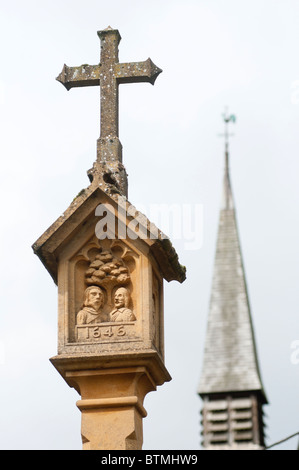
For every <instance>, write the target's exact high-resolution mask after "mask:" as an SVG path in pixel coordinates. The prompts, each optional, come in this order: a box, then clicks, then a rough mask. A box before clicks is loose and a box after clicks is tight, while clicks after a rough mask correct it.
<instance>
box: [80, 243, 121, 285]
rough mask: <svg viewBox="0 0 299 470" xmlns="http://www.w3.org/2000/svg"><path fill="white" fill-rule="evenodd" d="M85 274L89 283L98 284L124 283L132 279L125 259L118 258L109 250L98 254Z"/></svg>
mask: <svg viewBox="0 0 299 470" xmlns="http://www.w3.org/2000/svg"><path fill="white" fill-rule="evenodd" d="M85 276H86V283H87V284H89V285H97V286H105V285H108V284H110V285H118V284H122V285H124V284H127V283H128V282H129V281H130V273H129V270H128V268H127V267H126V266H125V265H124V262H123V260H121V259H119V258H116V257H115V256H114V255H113V254H112V253H111V252H110V251H108V250H103V251H102V252H101V253H99V254H97V255H96V257H95V259H94V261H92V262H91V263H90V265H89V268H88V269H87V271H86V273H85Z"/></svg>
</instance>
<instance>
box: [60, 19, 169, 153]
mask: <svg viewBox="0 0 299 470" xmlns="http://www.w3.org/2000/svg"><path fill="white" fill-rule="evenodd" d="M98 36H99V38H100V40H101V62H100V64H98V65H87V64H86V65H81V66H79V67H68V66H67V65H64V67H63V69H62V72H61V73H60V75H59V76H58V77H57V80H58V81H59V82H61V83H62V84H63V85H64V86H65V87H66V89H67V90H69V89H70V88H73V87H82V86H95V85H100V88H101V133H100V139H99V140H98V160H99V161H107V160H108V161H111V160H119V161H121V160H122V157H121V145H120V142H119V139H118V107H119V100H118V85H119V83H137V82H149V83H151V84H152V85H153V84H154V82H155V80H156V78H157V76H158V75H159V74H160V73H161V72H162V70H161V69H160V68H158V67H156V65H155V64H154V63H153V62H152V61H151V59H147V60H146V61H144V62H129V63H119V59H118V44H119V42H120V40H121V36H120V34H119V31H118V30H117V29H112V28H111V27H110V26H109V27H108V28H107V29H105V30H103V31H98ZM111 143H112V144H113V143H114V144H115V145H112V146H111ZM103 147H105V148H103Z"/></svg>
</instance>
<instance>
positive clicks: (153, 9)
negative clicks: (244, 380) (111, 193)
mask: <svg viewBox="0 0 299 470" xmlns="http://www.w3.org/2000/svg"><path fill="white" fill-rule="evenodd" d="M298 20H299V4H298V2H297V1H296V0H293V1H292V0H258V1H257V0H251V1H243V2H240V1H237V0H235V1H234V0H225V1H224V0H223V1H221V0H214V1H213V2H211V1H208V0H194V1H192V0H177V1H175V0H163V1H161V0H159V1H157V0H150V1H147V0H146V1H145V0H139V1H133V0H127V1H126V2H124V1H120V0H109V2H107V1H105V2H104V1H100V0H98V1H95V0H85V1H84V2H81V1H77V0H59V1H58V0H51V1H50V0H42V1H41V0H38V1H37V0H36V1H33V0H27V1H26V2H23V1H20V0H11V1H10V2H5V1H4V0H1V1H0V41H1V60H0V64H1V65H0V70H1V73H0V129H1V139H0V155H1V164H0V188H1V189H0V190H1V223H2V226H1V232H0V236H1V243H0V250H1V251H0V254H1V266H2V269H1V274H0V275H1V280H0V289H1V291H0V295H1V304H2V310H1V317H0V354H1V357H0V380H1V387H0V398H1V403H2V407H1V419H0V447H1V448H3V449H80V448H81V438H80V412H79V410H78V409H77V408H76V405H75V402H76V400H77V399H78V398H79V396H78V394H77V393H76V392H75V391H74V390H73V389H70V388H69V387H68V386H67V384H66V383H65V382H64V381H63V379H62V378H61V377H60V375H59V374H58V372H57V371H56V370H55V369H54V367H53V366H52V365H51V364H50V362H49V360H48V359H49V358H50V357H52V356H54V355H55V354H56V350H57V338H56V336H57V289H56V286H55V285H54V283H53V281H52V280H51V278H50V276H49V274H48V272H47V271H46V270H45V268H44V266H43V265H42V264H41V262H40V261H39V259H38V258H37V257H36V256H35V255H34V254H33V252H32V249H31V245H32V243H33V242H34V241H35V240H36V239H37V238H38V237H39V236H40V235H41V234H42V233H43V232H44V231H45V230H46V229H47V228H48V227H49V225H51V224H52V222H54V221H55V220H56V219H57V218H58V217H59V216H60V215H61V213H62V212H63V211H64V210H65V209H66V208H67V207H68V206H69V204H70V202H71V201H72V199H73V198H74V196H75V195H76V194H77V193H78V192H79V191H80V190H81V189H82V188H84V187H87V186H88V183H89V182H88V178H87V176H86V171H87V170H88V169H89V168H90V167H91V166H92V163H93V161H94V160H95V151H96V150H95V149H96V139H97V138H98V136H99V124H100V116H99V88H98V87H94V88H84V89H83V88H82V89H74V90H71V91H69V92H67V91H66V90H65V89H64V87H63V86H62V85H61V84H60V83H58V82H57V81H56V80H55V77H56V76H57V75H58V74H59V73H60V71H61V69H62V66H63V64H64V63H66V64H68V65H70V66H75V65H81V64H82V63H89V64H95V63H98V62H99V57H100V43H99V39H98V37H97V34H96V32H97V31H98V30H101V29H105V28H106V27H107V26H108V25H111V26H112V27H113V28H115V29H118V30H119V31H120V34H121V36H122V41H121V43H120V48H119V50H120V53H119V56H120V61H122V62H127V61H140V60H145V59H147V58H148V57H151V59H152V60H153V62H154V63H155V64H156V65H157V66H159V67H161V68H162V69H163V73H162V74H161V75H160V76H159V77H158V79H157V81H156V84H155V86H154V87H152V86H151V85H149V84H134V85H133V84H131V85H122V86H121V87H120V140H121V142H122V145H123V158H124V164H125V166H126V169H127V172H128V174H129V200H130V201H131V202H132V203H133V204H134V205H135V206H137V207H143V206H145V207H148V208H149V207H150V204H153V203H156V204H157V203H164V204H172V203H177V204H183V203H184V204H191V205H195V204H199V205H202V207H203V213H204V224H203V244H202V247H201V248H198V249H196V250H186V246H185V243H186V240H184V239H178V240H177V239H175V240H173V243H174V245H175V248H176V250H177V252H178V254H179V257H180V261H181V263H182V264H184V265H186V266H187V280H186V281H185V283H184V284H182V285H180V284H178V283H177V282H172V283H170V284H167V283H166V285H165V348H166V366H167V368H168V370H169V372H170V374H171V376H172V378H173V380H172V381H171V382H170V383H168V384H164V385H163V386H162V387H159V388H158V390H157V391H156V392H154V393H150V394H149V395H148V396H147V397H146V399H145V403H144V404H145V407H146V409H147V411H148V417H147V418H145V419H144V447H143V448H144V449H156V450H158V449H186V450H188V449H189V450H190V449H198V448H199V442H200V430H201V427H200V424H199V421H200V415H199V411H200V409H201V400H200V399H199V397H198V396H197V394H196V388H197V384H198V380H199V376H200V371H201V364H202V355H203V347H204V337H205V328H206V322H207V314H208V304H209V296H210V288H211V281H212V268H213V262H214V252H215V243H216V232H217V224H218V215H219V208H220V197H221V184H222V172H223V163H224V158H223V138H220V137H219V135H218V134H219V133H221V132H223V123H222V120H221V114H222V112H223V110H224V107H225V106H226V105H228V106H229V110H230V111H231V112H232V113H235V114H236V115H237V123H236V124H235V125H234V126H233V129H231V131H232V132H233V133H234V137H232V139H231V145H230V149H231V176H232V185H233V192H234V198H235V202H236V207H237V217H238V225H239V232H240V238H241V246H242V252H243V258H244V264H245V270H246V277H247V283H248V290H249V296H250V303H251V308H252V316H253V323H254V328H255V335H256V341H257V349H258V356H259V362H260V367H261V372H262V378H263V382H264V386H265V390H266V393H267V396H268V400H269V402H270V404H269V405H268V406H267V407H266V408H265V412H266V419H265V420H266V424H267V435H268V438H267V444H268V445H270V444H272V443H274V442H276V441H278V440H280V439H282V438H284V437H286V436H288V435H290V434H292V433H295V432H297V431H299V426H298V414H299V405H298V404H299V401H298V372H299V363H298V364H292V362H291V354H292V352H294V350H293V349H291V345H292V343H293V342H294V341H296V340H297V341H298V340H299V328H298V318H299V317H298V310H299V289H298V284H299V220H298V217H299V216H298V201H299V185H298V173H299V159H298V151H299V132H298V130H299V55H298V47H299V29H298ZM192 207H193V206H192ZM160 228H161V229H163V228H164V227H160ZM168 235H169V236H170V238H171V235H172V234H171V233H168ZM296 357H297V358H298V359H299V354H298V355H297V356H296ZM297 442H298V438H295V439H292V440H290V441H288V442H287V443H285V444H284V445H281V446H278V447H276V449H294V448H296V445H297Z"/></svg>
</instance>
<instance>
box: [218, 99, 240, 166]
mask: <svg viewBox="0 0 299 470" xmlns="http://www.w3.org/2000/svg"><path fill="white" fill-rule="evenodd" d="M222 117H223V121H224V134H221V135H222V136H224V145H225V167H226V169H228V139H229V136H231V135H234V134H229V132H228V124H229V123H230V122H233V123H235V122H236V116H235V115H234V114H229V113H228V107H227V106H226V107H225V108H224V113H223V114H222Z"/></svg>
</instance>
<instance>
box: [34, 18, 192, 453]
mask: <svg viewBox="0 0 299 470" xmlns="http://www.w3.org/2000/svg"><path fill="white" fill-rule="evenodd" d="M98 36H99V37H100V40H101V62H100V64H98V65H95V66H90V65H82V66H80V67H67V66H66V65H64V67H63V70H62V72H61V74H60V75H59V77H58V78H57V79H58V80H59V81H60V82H61V83H63V84H64V86H65V87H66V88H67V89H70V88H71V87H80V86H93V85H100V90H101V133H100V138H99V139H98V141H97V158H96V161H95V163H94V164H93V167H92V169H91V170H89V171H88V177H89V179H90V184H89V186H88V187H87V188H86V189H84V190H82V191H81V192H80V193H79V194H78V196H77V197H76V198H75V199H74V200H73V202H72V203H71V204H70V206H69V207H68V208H67V210H66V211H65V212H64V214H63V215H62V216H61V217H59V218H58V219H57V220H56V222H54V223H53V224H52V225H51V227H50V228H49V229H48V230H46V232H45V233H44V234H43V235H42V236H41V237H40V238H39V239H38V240H37V241H36V242H35V243H34V244H33V250H34V253H35V254H37V255H38V257H39V258H40V260H41V261H42V263H43V264H44V266H45V267H46V269H47V270H48V272H49V273H50V275H51V276H52V278H53V280H54V282H55V283H56V284H57V286H58V352H57V355H56V356H54V357H52V358H51V359H50V361H51V362H52V364H53V365H54V367H55V368H56V369H57V370H58V372H59V373H60V374H61V376H62V377H63V379H64V380H65V381H66V382H67V384H68V385H69V386H70V387H74V388H75V389H76V390H77V391H78V393H79V395H80V396H81V399H80V400H79V401H78V402H77V406H78V408H79V409H80V410H81V414H82V423H81V435H82V443H83V449H90V450H96V449H106V450H121V449H131V450H137V449H141V448H142V442H143V433H142V418H144V417H145V416H146V410H145V409H144V406H143V400H144V397H145V395H146V394H147V393H148V392H150V391H154V390H156V387H157V386H158V385H162V384H163V383H164V382H165V381H169V380H171V377H170V375H169V373H168V371H167V369H166V367H165V365H164V332H163V325H164V320H163V305H164V301H163V280H164V279H165V280H167V281H168V282H169V281H172V280H177V281H179V282H183V281H184V280H185V268H184V267H183V266H181V265H180V263H179V260H178V256H177V254H176V252H175V250H174V248H173V246H172V244H171V242H170V240H169V239H168V238H167V237H166V236H165V235H164V234H163V233H162V232H161V231H160V230H159V229H158V228H157V227H155V226H154V225H153V224H151V222H150V221H149V220H148V219H147V218H146V217H145V216H144V215H143V214H140V213H139V212H138V211H137V210H136V209H135V208H134V207H133V206H132V205H131V204H130V202H129V201H128V198H127V197H128V194H127V175H126V171H125V168H124V166H123V164H122V146H121V143H120V141H119V137H118V85H119V84H120V83H131V82H149V83H151V84H154V82H155V79H156V78H157V76H158V75H159V73H160V72H161V70H160V69H159V68H158V67H156V66H155V65H154V64H153V62H152V61H151V60H150V59H148V60H147V61H145V62H135V63H119V60H118V44H119V41H120V39H121V38H120V34H119V32H118V31H117V30H114V29H112V28H110V27H108V28H107V29H105V30H104V31H99V32H98ZM136 220H137V221H138V223H137V224H136ZM104 228H105V230H104ZM137 228H138V230H137Z"/></svg>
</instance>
